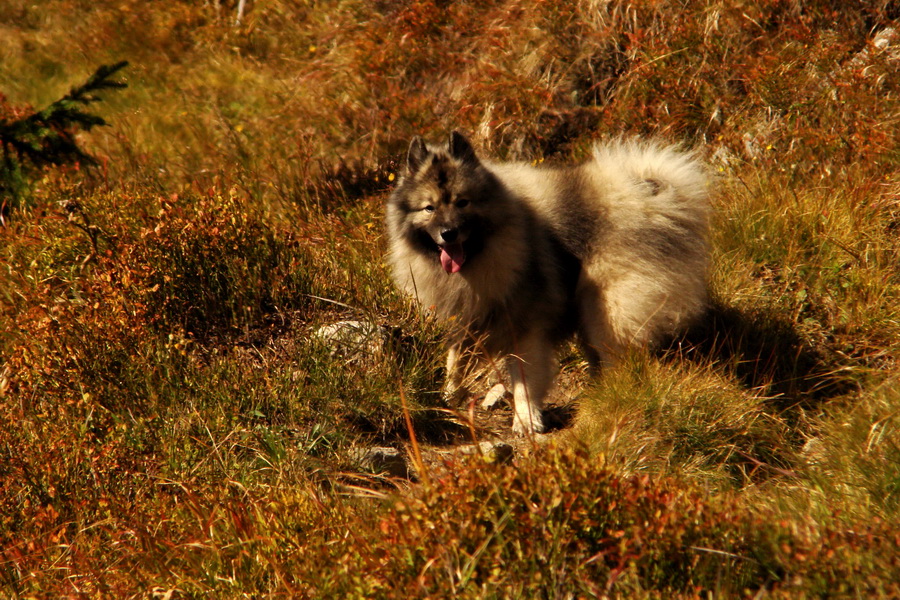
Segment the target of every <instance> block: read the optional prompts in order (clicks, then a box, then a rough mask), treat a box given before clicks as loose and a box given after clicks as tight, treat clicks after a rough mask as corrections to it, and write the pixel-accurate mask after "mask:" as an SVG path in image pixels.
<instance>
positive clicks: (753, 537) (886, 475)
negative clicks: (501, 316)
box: [0, 0, 900, 598]
mask: <svg viewBox="0 0 900 600" xmlns="http://www.w3.org/2000/svg"><path fill="white" fill-rule="evenodd" d="M8 4H9V7H8V9H7V10H4V12H3V15H2V16H0V35H2V36H3V39H4V40H5V43H4V44H3V47H2V48H0V92H2V93H3V94H4V95H5V98H4V99H3V101H2V102H0V118H7V117H13V116H16V115H21V114H25V113H27V111H28V110H29V106H34V107H38V108H40V107H43V106H46V105H47V104H49V103H50V102H52V101H53V100H55V99H57V98H59V97H60V96H61V95H63V94H64V93H65V92H66V91H67V90H68V89H69V88H70V87H71V86H72V85H74V84H76V83H79V82H81V81H83V80H84V78H85V77H86V76H87V75H89V74H90V73H91V72H93V71H94V70H95V69H96V67H97V66H98V65H100V64H113V63H115V62H118V61H120V60H128V61H129V63H130V66H129V67H128V69H127V70H126V71H125V72H124V74H123V78H125V79H127V82H128V84H129V87H128V88H127V89H125V90H120V91H117V92H116V93H115V94H108V95H104V101H103V102H102V103H100V104H97V105H94V109H95V110H96V111H97V112H98V113H99V114H101V115H102V116H103V118H104V119H105V120H107V121H108V122H109V123H110V125H109V126H108V127H101V128H95V129H93V130H92V131H91V132H90V133H82V134H80V136H79V138H78V139H79V141H80V143H81V144H82V146H83V147H84V148H85V149H86V150H87V151H88V152H89V153H91V154H92V155H93V156H95V157H96V158H97V159H98V162H99V165H100V166H99V167H97V168H90V169H89V168H87V167H83V166H82V167H80V168H68V169H55V170H54V169H46V170H44V171H42V172H41V173H40V174H39V176H38V177H36V178H35V179H34V180H33V181H32V182H31V186H30V188H29V189H28V190H26V196H25V197H24V198H23V202H21V203H20V204H19V205H18V206H17V208H16V209H15V210H12V211H9V212H8V214H6V213H4V218H5V225H4V226H3V227H2V229H0V240H2V241H0V590H2V595H3V596H5V597H12V598H31V597H149V596H162V597H200V596H209V595H213V596H215V597H223V598H241V597H283V596H296V597H383V598H390V597H403V598H407V597H461V598H492V597H525V596H529V597H530V596H539V597H547V598H551V597H552V598H556V597H609V598H614V597H628V598H697V597H704V598H710V597H713V598H726V597H747V598H762V597H772V598H804V597H805V598H819V597H874V598H877V597H883V598H890V597H896V596H897V595H900V589H898V587H897V583H896V582H897V581H898V580H900V559H898V556H900V552H898V547H900V471H898V465H900V445H898V440H900V431H898V426H900V425H898V414H900V369H898V355H900V343H898V340H900V321H898V318H897V314H896V312H897V311H896V307H897V306H898V300H900V298H898V296H900V273H898V267H897V265H898V264H900V255H898V252H900V251H898V247H900V246H898V239H897V238H898V232H900V228H898V218H900V209H898V203H897V198H898V189H900V188H898V179H897V173H898V166H900V154H898V152H897V148H898V147H900V144H898V142H900V139H898V133H897V132H898V131H900V129H898V127H897V119H898V115H900V112H898V106H900V104H898V93H900V80H898V78H897V61H898V54H897V53H898V50H897V48H898V44H900V41H898V40H897V39H896V38H892V37H891V36H890V35H889V34H888V33H889V31H890V29H891V28H894V29H896V28H897V27H898V22H897V19H898V18H900V15H898V14H897V12H896V10H895V9H893V7H892V6H891V5H889V4H886V3H881V4H878V3H863V2H860V3H854V4H853V5H852V6H847V7H842V8H841V9H840V10H838V9H835V8H833V6H832V5H831V3H828V2H807V3H797V2H768V3H762V4H757V5H754V6H749V5H746V4H742V3H735V2H726V1H724V0H717V1H714V2H703V3H697V2H683V3H674V2H656V3H647V4H641V5H639V6H638V5H626V4H623V3H618V2H605V3H598V2H592V1H589V0H582V1H579V2H570V3H558V2H536V3H517V2H505V1H504V2H499V1H497V2H486V3H481V4H477V5H476V4H474V3H469V2H456V3H449V4H448V3H441V2H433V1H431V0H404V1H403V2H398V3H377V2H376V3H373V2H361V1H356V0H346V1H340V2H337V1H323V2H282V1H280V0H268V1H266V2H261V1H260V2H256V3H250V4H249V11H248V12H247V14H246V15H245V17H244V19H243V20H242V23H241V25H240V26H234V13H235V10H236V7H235V6H234V4H233V3H230V2H221V3H218V2H213V3H197V2H174V3H173V2H170V3H167V4H166V6H165V9H163V8H161V7H156V6H155V5H147V4H146V3H136V2H131V1H122V0H116V1H113V0H101V1H96V2H91V3H82V2H76V1H74V0H51V1H50V2H45V3H42V4H40V5H36V4H34V3H31V2H24V1H17V0H13V1H12V2H10V3H8ZM886 32H888V33H886ZM879 36H881V37H879ZM876 39H882V40H883V39H888V40H889V43H888V45H887V46H886V47H885V46H883V45H882V46H878V45H876V44H875V43H874V41H875V40H876ZM454 128H459V129H462V130H466V131H469V132H471V133H472V134H473V138H474V139H475V140H477V142H478V145H479V148H481V149H483V150H484V151H485V152H487V153H489V154H491V155H492V156H497V157H500V158H516V159H527V160H536V159H546V160H548V161H551V162H552V161H570V160H577V159H578V158H579V157H583V156H585V154H586V152H587V150H588V148H589V147H590V144H591V143H592V142H593V140H595V139H601V138H606V137H614V136H617V135H620V134H623V133H640V134H647V135H655V136H659V137H663V138H666V139H670V140H677V141H681V142H684V143H686V144H688V145H693V146H697V147H698V149H699V151H700V152H701V153H702V155H703V156H704V157H705V158H706V159H707V162H708V163H709V164H710V166H711V168H712V170H713V171H714V172H715V173H717V177H718V180H717V182H716V184H715V186H714V187H715V190H716V195H715V200H714V201H715V206H716V220H715V223H714V228H713V239H712V245H713V249H714V260H713V264H714V267H713V270H712V273H711V288H712V295H713V299H714V302H713V308H712V310H711V312H710V315H709V317H708V319H707V320H706V321H705V322H704V323H703V324H701V326H700V327H698V328H697V330H696V331H692V332H689V333H688V335H686V336H685V337H684V338H682V339H679V340H675V341H674V342H673V343H672V345H671V346H669V347H668V348H664V349H662V350H660V351H659V352H657V353H653V354H651V353H641V352H636V353H634V354H633V355H632V356H629V357H628V359H627V360H625V361H624V362H623V364H622V365H621V366H620V367H618V368H617V369H615V370H613V371H610V372H608V373H605V374H604V376H603V378H602V379H601V380H600V381H598V382H593V383H592V382H588V381H587V380H586V377H585V375H584V366H583V363H582V361H581V359H580V357H579V356H578V355H577V353H574V352H572V353H569V354H568V355H567V356H565V357H564V360H563V376H562V377H561V378H560V383H559V394H558V396H557V398H558V399H563V398H574V403H573V407H570V408H569V410H570V411H571V412H573V413H574V416H573V417H572V419H571V424H570V426H568V427H566V428H564V429H562V430H561V431H558V432H555V433H554V434H553V435H552V436H551V441H550V442H549V443H548V444H547V445H543V446H539V447H538V446H531V445H529V444H524V445H522V446H520V447H519V448H518V451H517V454H516V457H515V459H514V460H513V462H512V464H496V463H488V462H486V461H485V460H483V458H482V457H480V456H477V455H476V456H468V457H467V456H457V455H454V454H452V453H446V452H444V450H447V449H450V448H453V447H455V446H457V445H459V444H463V443H466V442H468V441H471V438H472V435H473V433H474V434H475V435H476V436H479V435H480V436H482V437H491V436H492V435H496V434H498V432H504V431H508V427H509V423H508V414H506V415H505V416H496V415H495V416H493V417H486V416H485V415H481V414H479V415H478V419H480V420H478V422H477V423H475V424H469V423H467V421H466V419H467V417H466V414H465V412H466V411H465V410H456V409H453V410H450V408H452V407H447V406H446V405H445V404H444V403H443V401H442V400H441V398H440V393H439V392H440V388H441V383H442V375H443V374H442V368H441V364H442V350H441V345H440V340H441V337H442V325H441V324H439V323H435V322H433V321H432V320H430V319H428V318H426V317H422V316H420V315H419V314H418V313H417V311H416V309H415V307H414V306H413V305H412V304H411V303H410V302H409V301H408V300H406V299H404V298H403V297H401V296H400V295H399V294H398V293H397V292H396V291H394V289H393V288H392V286H391V283H390V281H389V277H388V274H387V269H386V267H385V265H384V261H383V253H384V249H385V242H384V240H383V225H382V223H381V213H382V206H383V203H384V200H385V197H386V194H387V193H388V190H389V189H390V188H391V186H392V185H393V182H394V181H396V178H397V176H398V174H399V171H398V169H399V165H401V164H402V161H403V153H404V151H405V148H406V145H407V144H408V140H409V139H410V138H411V137H412V136H413V135H417V134H422V135H426V136H429V137H430V138H435V139H436V138H437V137H439V136H443V135H445V133H446V132H447V131H449V130H451V129H454ZM340 320H360V321H365V322H368V323H374V324H376V325H378V328H377V330H376V331H377V335H375V336H374V337H375V338H377V342H376V347H375V348H376V349H375V350H374V351H372V352H368V353H367V355H366V358H365V359H364V360H363V359H362V358H361V357H360V355H359V354H357V353H355V352H354V351H353V349H352V348H337V349H335V348H334V347H332V345H330V344H328V343H325V342H323V340H322V339H321V338H320V337H319V336H318V335H317V334H316V332H317V331H318V330H319V328H320V327H322V326H324V325H328V324H332V323H335V322H337V321H340ZM370 341H371V340H370ZM559 401H561V402H562V401H563V400H559ZM404 404H405V405H406V406H407V407H408V410H409V416H410V420H411V423H412V431H413V432H414V433H415V435H416V440H417V442H418V443H420V444H421V445H422V449H423V451H424V452H425V453H426V464H427V465H429V471H428V474H427V476H420V477H419V478H418V480H417V481H414V482H409V481H396V480H391V479H389V478H387V477H384V476H383V475H380V474H377V473H372V472H371V469H367V468H366V467H365V465H362V464H360V462H361V461H360V459H359V456H360V453H359V451H358V450H359V449H360V448H367V447H370V446H372V445H386V446H393V447H396V448H400V449H408V448H410V447H411V444H412V441H411V439H410V430H409V428H408V427H407V422H406V419H405V416H404ZM504 414H505V413H503V412H501V413H500V415H504ZM504 418H506V419H507V421H506V422H504V423H503V424H502V427H500V428H497V427H495V426H494V423H495V422H496V421H498V420H502V419H504ZM485 421H487V423H488V424H485Z"/></svg>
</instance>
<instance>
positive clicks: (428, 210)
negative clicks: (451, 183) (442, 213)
mask: <svg viewBox="0 0 900 600" xmlns="http://www.w3.org/2000/svg"><path fill="white" fill-rule="evenodd" d="M422 210H424V211H425V212H427V213H433V212H434V207H433V206H432V205H430V204H429V205H428V206H426V207H425V208H423V209H422Z"/></svg>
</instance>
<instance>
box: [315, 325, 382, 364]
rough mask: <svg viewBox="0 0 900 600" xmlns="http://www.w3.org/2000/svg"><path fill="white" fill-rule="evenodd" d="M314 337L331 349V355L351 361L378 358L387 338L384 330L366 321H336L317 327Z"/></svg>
mask: <svg viewBox="0 0 900 600" xmlns="http://www.w3.org/2000/svg"><path fill="white" fill-rule="evenodd" d="M314 335H315V337H317V338H319V339H320V340H321V341H323V342H325V343H326V344H328V345H329V346H330V347H331V352H332V354H340V355H342V356H346V357H347V358H352V359H365V358H367V357H372V356H380V355H381V353H382V352H383V351H384V347H385V344H386V343H387V342H388V337H389V336H388V333H387V331H385V329H384V328H382V327H380V326H379V325H377V324H375V323H370V322H368V321H338V322H336V323H331V324H330V325H323V326H322V327H319V328H318V329H317V330H316V332H315V334H314Z"/></svg>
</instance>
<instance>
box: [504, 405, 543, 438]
mask: <svg viewBox="0 0 900 600" xmlns="http://www.w3.org/2000/svg"><path fill="white" fill-rule="evenodd" d="M512 429H513V433H514V434H516V435H520V436H533V435H534V434H536V433H543V432H544V420H543V418H542V417H541V413H540V411H531V412H530V413H528V414H526V415H524V416H523V415H519V414H515V415H514V416H513V427H512Z"/></svg>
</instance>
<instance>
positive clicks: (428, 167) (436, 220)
mask: <svg viewBox="0 0 900 600" xmlns="http://www.w3.org/2000/svg"><path fill="white" fill-rule="evenodd" d="M707 187H708V184H707V175H706V171H705V169H704V167H703V165H702V164H701V163H700V162H699V161H698V160H697V158H696V157H695V156H694V155H693V154H692V153H687V152H682V151H679V150H678V149H676V148H674V147H671V146H665V145H662V144H660V143H657V142H652V141H641V140H619V141H614V142H611V143H608V144H602V145H601V144H598V145H596V146H595V147H594V149H593V153H592V156H591V158H590V159H589V160H588V161H587V162H585V163H583V164H579V165H573V166H568V167H562V168H552V167H534V166H532V165H529V164H524V163H499V162H491V161H485V160H481V159H480V158H479V157H478V156H477V155H476V153H475V150H474V149H473V147H472V145H471V144H470V143H469V141H468V140H467V139H466V138H465V137H464V136H463V135H462V134H460V133H458V132H454V133H452V134H451V135H450V139H449V142H448V143H447V145H430V144H426V143H425V142H424V141H423V140H422V139H421V138H419V137H416V138H415V139H413V140H412V143H411V144H410V146H409V153H408V157H407V170H406V173H405V174H404V176H403V177H402V178H401V180H400V182H399V183H398V185H397V188H396V189H395V191H394V193H393V194H392V195H391V197H390V200H389V201H388V204H387V215H386V218H387V231H388V238H389V244H390V255H389V262H390V264H391V267H392V269H393V275H394V279H395V281H396V283H397V285H398V286H399V287H400V288H401V289H403V290H405V291H406V292H407V293H409V294H411V295H412V296H414V297H415V298H416V299H417V300H418V301H419V303H420V304H421V305H422V306H423V307H424V308H425V309H427V310H433V311H434V312H435V313H437V315H439V316H440V317H443V318H445V319H449V320H451V321H452V323H453V328H454V331H455V332H454V334H453V335H452V337H451V340H450V344H449V354H448V359H447V373H448V388H449V389H454V388H456V387H457V386H458V385H459V384H460V382H461V381H462V377H463V374H464V373H465V371H466V368H467V363H468V359H467V357H468V356H470V355H471V354H482V355H488V356H491V357H495V358H501V357H502V358H504V359H505V361H506V368H507V371H508V374H509V379H510V382H511V387H512V393H513V402H514V417H513V429H514V431H515V432H516V433H518V434H530V433H537V432H541V431H543V429H544V423H543V419H542V415H541V409H542V407H543V403H544V398H545V397H546V395H547V392H548V390H549V388H550V385H551V383H552V379H553V375H554V371H555V360H554V355H555V349H556V347H557V346H558V345H559V344H560V343H561V342H563V341H565V340H566V339H568V338H570V337H571V336H574V335H577V336H578V338H579V341H580V342H581V346H582V348H583V351H584V353H585V356H586V358H587V360H588V361H589V363H590V364H591V365H592V367H593V368H594V369H596V370H598V371H599V370H600V368H601V367H603V366H604V365H609V364H611V363H614V362H615V360H616V358H617V357H618V356H620V355H621V353H622V352H623V351H624V350H625V349H627V348H628V347H629V346H635V345H637V346H647V345H652V344H654V343H657V342H659V341H660V340H662V339H663V338H665V337H668V336H671V335H674V334H676V333H677V332H678V331H679V330H682V329H684V328H685V327H686V326H688V325H689V324H690V323H691V322H692V321H694V320H696V319H697V318H698V317H699V316H700V315H702V314H703V312H704V310H705V307H706V304H707V262H708V247H707V229H708V220H709V212H710V208H709V201H708V193H707V192H708V190H707Z"/></svg>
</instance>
